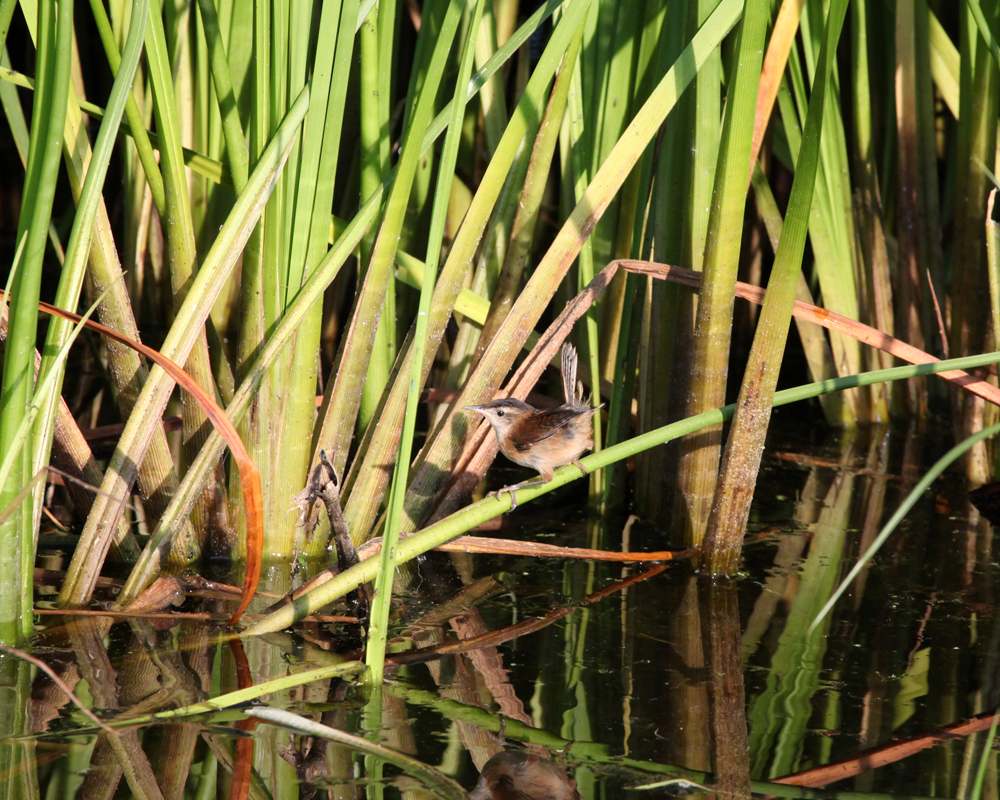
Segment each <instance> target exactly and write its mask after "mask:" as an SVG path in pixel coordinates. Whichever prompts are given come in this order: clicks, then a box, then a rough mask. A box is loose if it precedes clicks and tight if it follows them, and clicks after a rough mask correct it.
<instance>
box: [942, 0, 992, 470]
mask: <svg viewBox="0 0 1000 800" xmlns="http://www.w3.org/2000/svg"><path fill="white" fill-rule="evenodd" d="M963 5H964V4H963ZM979 5H980V8H981V9H982V14H983V16H984V17H985V19H986V20H987V22H988V23H992V24H993V25H994V26H995V25H996V20H997V14H998V11H1000V3H998V2H996V0H993V1H992V2H986V3H980V4H979ZM974 16H975V15H974V12H973V11H972V9H971V8H970V7H968V6H967V5H964V7H963V10H962V11H961V12H960V25H961V28H962V39H961V58H962V62H961V70H962V71H961V89H960V93H959V120H958V127H959V130H958V148H957V157H956V160H955V161H956V169H957V175H956V179H955V222H954V225H955V248H954V254H953V266H952V272H953V278H952V283H953V287H952V313H951V320H952V324H951V331H950V336H949V339H950V345H951V354H953V355H955V356H961V355H967V354H969V353H975V352H979V351H980V350H982V348H983V347H984V346H985V336H986V320H987V316H988V302H987V297H986V293H985V292H984V291H983V287H984V286H986V285H987V277H986V249H985V246H984V241H983V237H982V230H983V224H984V221H985V207H986V194H987V189H988V185H987V180H988V179H987V177H986V175H985V173H984V172H983V170H982V168H981V167H980V166H979V164H977V163H976V162H977V161H980V162H982V163H987V164H991V163H993V161H994V157H995V152H996V141H997V108H998V98H997V94H998V83H1000V80H998V72H997V64H996V62H995V61H994V60H993V55H992V54H991V53H990V48H989V46H988V44H987V43H986V42H984V41H983V40H982V38H981V35H980V32H979V29H978V27H977V25H976V22H975V19H974ZM959 403H960V410H959V426H958V430H956V438H957V439H959V440H962V439H965V438H967V437H968V436H969V435H971V434H972V433H975V432H976V431H979V430H981V429H982V426H983V420H982V403H976V402H969V401H968V400H966V399H965V398H960V399H959ZM965 468H966V471H967V474H968V476H969V478H970V479H971V480H973V481H975V482H977V483H983V482H985V481H988V480H989V474H990V472H991V470H990V466H989V463H988V461H987V459H986V450H985V444H984V443H982V442H980V443H979V444H978V445H977V446H975V447H973V448H972V449H970V450H969V453H968V455H967V456H966V457H965Z"/></svg>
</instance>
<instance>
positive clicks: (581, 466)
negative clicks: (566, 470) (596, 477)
mask: <svg viewBox="0 0 1000 800" xmlns="http://www.w3.org/2000/svg"><path fill="white" fill-rule="evenodd" d="M569 463H570V464H572V465H573V466H574V467H579V468H580V472H582V473H583V474H584V475H587V474H588V473H587V468H586V467H585V466H583V464H581V463H580V462H579V461H577V460H576V459H575V458H574V459H573V460H572V461H570V462H569Z"/></svg>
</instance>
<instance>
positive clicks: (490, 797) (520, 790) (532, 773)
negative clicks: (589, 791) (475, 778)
mask: <svg viewBox="0 0 1000 800" xmlns="http://www.w3.org/2000/svg"><path fill="white" fill-rule="evenodd" d="M469 800H580V794H579V792H577V790H576V781H574V780H573V779H572V778H569V777H568V776H567V775H566V771H565V770H563V769H560V768H559V767H558V766H556V765H555V764H554V763H552V762H551V761H549V760H548V759H547V758H542V757H541V756H538V755H535V754H532V753H524V752H520V751H518V750H505V751H504V752H502V753H497V755H495V756H493V758H491V759H490V760H489V761H487V762H486V763H485V764H484V765H483V772H482V774H481V775H480V777H479V783H478V784H476V788H475V789H473V790H472V792H470V793H469Z"/></svg>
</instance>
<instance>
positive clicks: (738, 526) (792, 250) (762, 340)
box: [703, 0, 847, 575]
mask: <svg viewBox="0 0 1000 800" xmlns="http://www.w3.org/2000/svg"><path fill="white" fill-rule="evenodd" d="M846 14H847V0H833V2H832V3H831V5H830V11H829V16H828V18H827V24H826V33H825V36H824V37H823V46H822V48H821V50H820V56H819V63H818V68H817V70H816V80H815V81H814V83H813V93H812V97H810V98H809V112H808V115H807V117H806V125H805V132H804V134H803V137H802V147H801V148H800V149H799V158H798V161H797V162H796V169H795V178H794V181H793V182H792V191H791V197H790V199H789V203H788V212H787V214H786V216H785V225H784V229H783V230H782V234H781V242H780V243H779V245H778V253H777V255H776V257H775V262H774V267H773V269H772V271H771V279H770V281H769V282H768V291H767V301H766V302H765V304H764V308H763V310H762V312H761V315H760V319H759V321H758V323H757V334H756V336H755V337H754V344H753V348H752V350H751V352H750V359H749V362H748V364H747V367H746V372H745V373H744V380H743V385H742V387H741V388H740V396H739V400H738V401H737V404H736V414H735V417H734V419H733V425H732V429H731V432H730V434H729V440H728V441H727V442H726V451H725V454H724V456H723V460H722V476H721V480H720V483H719V488H718V490H717V491H716V499H715V504H714V506H713V508H712V513H711V516H710V517H709V522H708V531H707V533H706V535H705V542H704V554H703V559H704V562H705V566H706V567H707V569H708V570H709V571H710V572H712V573H713V574H724V575H732V574H733V573H734V572H735V571H736V568H737V567H738V565H739V557H740V548H741V545H742V542H743V534H744V531H745V530H746V523H747V519H748V517H749V514H750V501H751V499H752V498H753V486H754V485H755V484H756V481H757V473H758V471H759V469H760V457H761V454H762V453H763V450H764V437H765V435H766V433H767V423H768V421H769V420H770V417H771V408H772V405H773V402H774V390H775V387H776V385H777V382H778V370H779V369H780V367H781V356H782V353H783V351H784V348H785V340H786V339H787V338H788V327H789V321H790V319H791V313H792V305H793V304H794V302H795V290H796V285H797V282H798V280H797V279H798V273H799V271H800V269H801V265H802V254H803V253H804V251H805V244H806V233H807V228H808V223H809V214H810V210H811V208H812V200H813V191H814V189H815V187H816V175H817V172H818V169H819V161H820V135H821V132H822V130H823V116H824V113H823V112H824V109H825V107H826V98H827V90H828V84H829V78H830V71H831V67H832V65H833V63H834V61H835V56H836V49H837V42H838V41H839V39H840V31H841V29H842V27H843V24H844V17H845V16H846ZM745 179H746V173H744V180H745Z"/></svg>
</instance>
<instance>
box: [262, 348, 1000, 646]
mask: <svg viewBox="0 0 1000 800" xmlns="http://www.w3.org/2000/svg"><path fill="white" fill-rule="evenodd" d="M998 361H1000V352H997V353H986V354H984V355H978V356H967V357H965V358H955V359H951V360H949V361H936V362H934V363H932V364H916V365H911V366H907V367H894V368H893V369H884V370H876V371H874V372H863V373H861V374H860V375H851V376H848V377H845V378H836V379H834V380H827V381H820V382H818V383H811V384H808V385H806V386H800V387H798V388H795V389H785V390H784V391H781V392H776V393H775V395H774V405H775V406H780V405H787V404H788V403H792V402H795V401H796V400H805V399H807V398H810V397H816V396H818V395H820V394H823V393H824V392H833V391H839V390H842V389H847V388H851V387H855V386H870V385H871V384H873V383H882V382H883V381H890V380H900V379H903V378H911V377H914V376H916V375H930V374H934V373H938V372H944V371H947V370H951V369H973V368H975V367H981V366H985V365H987V364H993V363H996V362H998ZM735 408H736V406H735V405H729V406H725V407H724V408H719V409H716V410H715V411H708V412H706V413H704V414H698V415H697V416H694V417H690V418H688V419H685V420H681V421H680V422H675V423H673V424H671V425H665V426H664V427H662V428H657V429H656V430H654V431H649V432H648V433H644V434H642V435H641V436H636V437H635V438H633V439H629V440H628V441H625V442H622V443H621V444H617V445H615V446H613V447H608V448H606V449H605V450H602V451H601V452H599V453H594V454H592V455H589V456H587V457H586V458H583V459H581V463H583V465H584V466H585V467H586V468H587V470H588V471H593V470H595V469H599V468H600V467H606V466H608V465H610V464H613V463H615V462H616V461H621V460H623V459H625V458H628V457H629V456H631V455H634V454H636V453H639V452H642V451H643V450H648V449H650V448H651V447H655V446H656V445H660V444H664V443H665V442H669V441H671V440H672V439H676V438H677V437H678V436H683V435H685V434H687V433H692V432H694V431H697V430H701V429H702V428H704V427H706V426H709V425H716V424H718V423H719V422H723V421H725V420H726V419H729V418H730V417H731V416H732V414H733V411H734V410H735ZM579 477H580V470H579V469H577V468H576V467H574V466H569V467H561V468H560V469H558V470H557V471H556V474H555V477H554V478H553V479H552V480H551V481H549V482H548V483H546V484H543V485H541V486H530V487H528V488H527V489H521V490H520V491H519V492H518V502H519V503H523V502H525V501H527V500H532V499H534V498H535V497H539V496H540V495H543V494H547V493H548V492H551V491H552V490H554V489H557V488H559V487H560V486H563V485H565V484H567V483H569V482H570V481H573V480H576V479H577V478H579ZM509 507H510V497H509V496H507V495H504V496H503V498H502V499H494V498H490V499H487V500H483V501H480V502H478V503H475V504H473V505H471V506H469V507H468V508H465V509H462V510H461V511H459V512H456V513H455V514H452V515H451V516H450V517H447V518H446V519H443V520H441V521H440V522H438V523H436V524H434V525H431V526H429V527H427V528H425V529H424V530H422V531H420V532H419V533H416V534H414V535H413V536H409V537H407V538H406V539H404V540H403V541H402V542H400V544H399V548H398V551H397V556H396V560H397V563H399V564H402V563H404V562H405V561H408V560H409V559H411V558H416V557H417V556H419V555H422V554H423V553H426V552H427V551H428V550H432V549H434V548H435V547H437V546H438V545H440V544H444V543H445V542H447V541H449V540H451V539H454V538H455V537H456V536H459V535H460V534H462V533H465V531H467V530H470V529H471V528H474V527H475V526H476V525H480V524H482V523H484V522H486V521H487V520H490V519H493V518H494V517H497V516H499V515H500V514H502V513H503V512H505V511H506V510H507V509H508V508H509ZM376 562H377V560H376V559H371V558H370V559H368V560H366V561H362V562H361V563H360V564H358V565H357V566H354V567H351V569H349V570H346V571H345V572H342V573H340V574H339V575H337V576H336V577H334V578H333V579H332V580H330V581H327V582H326V583H325V584H323V585H322V586H320V587H317V588H316V589H313V590H312V591H311V592H308V593H307V594H305V595H303V596H302V597H300V598H298V599H297V600H294V601H292V602H291V603H289V604H288V605H286V606H283V607H282V608H280V609H278V610H277V611H275V612H274V613H273V614H271V615H270V616H268V617H265V618H264V619H263V620H261V621H260V622H258V623H257V624H256V625H253V626H252V627H250V628H248V629H247V630H246V631H244V635H255V636H256V635H259V634H262V633H273V632H274V631H280V630H281V629H283V628H286V627H288V626H289V625H291V624H293V623H294V622H295V621H296V620H298V619H301V618H302V617H304V616H307V615H308V614H312V613H314V612H315V611H316V610H317V609H320V608H322V607H323V606H325V605H327V604H329V603H332V602H333V601H334V600H336V599H338V598H340V597H343V596H344V595H345V594H347V593H348V592H349V591H351V590H352V589H356V588H357V587H358V586H360V585H361V584H362V583H367V582H368V581H370V580H372V579H373V578H374V577H375V574H376V572H377V571H378V564H377V563H376Z"/></svg>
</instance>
